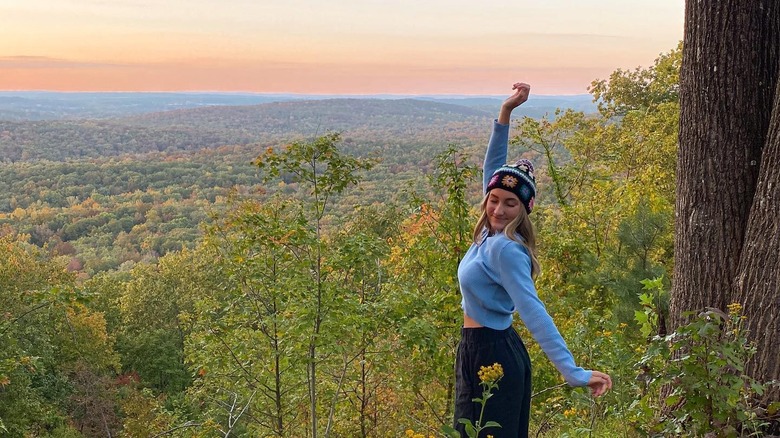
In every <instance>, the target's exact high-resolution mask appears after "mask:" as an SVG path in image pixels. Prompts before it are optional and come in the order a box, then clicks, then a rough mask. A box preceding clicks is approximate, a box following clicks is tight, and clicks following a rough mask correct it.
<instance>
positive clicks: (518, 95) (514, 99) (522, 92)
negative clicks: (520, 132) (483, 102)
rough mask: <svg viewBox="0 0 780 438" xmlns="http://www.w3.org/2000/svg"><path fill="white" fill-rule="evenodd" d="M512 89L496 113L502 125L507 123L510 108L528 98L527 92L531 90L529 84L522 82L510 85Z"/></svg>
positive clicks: (515, 106) (510, 111) (510, 112)
mask: <svg viewBox="0 0 780 438" xmlns="http://www.w3.org/2000/svg"><path fill="white" fill-rule="evenodd" d="M512 89H513V90H515V93H514V94H513V95H511V96H509V97H507V98H506V100H505V101H504V103H503V104H502V105H501V111H499V113H498V123H500V124H502V125H508V124H509V118H510V116H511V115H512V110H513V109H515V108H517V107H519V106H520V105H522V104H523V102H525V101H526V100H528V94H529V93H530V92H531V86H530V85H528V84H526V83H523V82H517V83H515V84H514V85H512Z"/></svg>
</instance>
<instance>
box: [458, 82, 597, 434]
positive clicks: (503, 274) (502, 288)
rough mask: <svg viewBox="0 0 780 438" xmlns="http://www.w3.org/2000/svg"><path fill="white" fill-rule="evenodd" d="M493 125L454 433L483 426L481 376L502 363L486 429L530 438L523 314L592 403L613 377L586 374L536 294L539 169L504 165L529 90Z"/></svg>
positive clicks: (520, 88)
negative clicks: (514, 117) (513, 118)
mask: <svg viewBox="0 0 780 438" xmlns="http://www.w3.org/2000/svg"><path fill="white" fill-rule="evenodd" d="M512 89H513V90H515V92H514V94H513V95H512V96H510V97H509V98H507V99H506V100H505V101H504V103H503V105H502V106H501V110H500V112H499V115H498V119H497V120H496V121H495V122H494V123H493V133H492V135H491V137H490V142H489V144H488V150H487V153H486V155H485V164H484V169H483V172H484V174H483V191H484V193H485V198H484V200H483V201H482V208H481V211H482V215H481V217H480V219H479V221H478V222H477V226H476V228H475V230H474V243H473V244H472V245H471V247H470V248H469V250H468V251H467V252H466V255H465V256H464V257H463V260H462V261H461V263H460V266H459V267H458V280H459V281H460V288H461V293H462V296H463V301H462V307H463V329H462V339H461V342H460V344H459V345H458V353H457V361H456V365H455V377H456V383H455V391H456V401H455V403H456V404H455V423H456V424H455V428H456V429H457V430H458V431H460V432H461V436H463V437H465V436H466V434H465V430H464V426H463V425H462V424H460V423H458V419H459V418H468V419H471V420H472V422H476V421H477V420H478V419H479V414H480V412H479V408H480V405H479V404H477V403H475V402H473V401H472V400H473V399H474V398H476V397H481V395H482V387H481V386H480V384H479V379H478V377H477V373H478V372H479V369H480V367H481V366H489V365H492V364H493V363H496V362H497V363H499V364H501V365H502V367H503V369H504V377H503V378H502V379H501V382H500V384H499V389H498V390H496V392H495V394H494V395H493V396H492V397H491V398H490V400H489V401H488V403H487V405H486V408H485V412H484V415H483V423H484V422H485V421H496V422H498V423H499V424H500V425H501V428H500V429H499V428H491V429H488V430H487V432H488V433H489V434H491V435H493V436H494V437H496V438H498V437H512V438H514V437H527V436H528V418H529V413H530V407H531V363H530V360H529V357H528V352H527V351H526V349H525V346H524V345H523V342H522V340H521V339H520V337H519V336H518V334H517V332H516V331H515V329H514V328H513V327H512V315H513V313H514V312H515V311H517V312H518V314H519V315H520V318H521V319H522V320H523V323H524V324H525V326H526V327H527V328H528V330H529V331H530V332H531V334H532V335H533V337H534V339H536V341H537V342H538V343H539V344H540V346H541V347H542V350H543V351H544V352H545V354H546V355H547V356H548V357H549V358H550V360H551V361H552V363H553V364H554V365H555V367H556V368H557V369H558V371H559V372H560V373H561V374H562V375H563V377H564V378H565V379H566V382H567V383H569V385H572V386H589V387H590V389H591V391H592V393H593V395H594V396H597V397H598V396H600V395H602V394H604V393H605V392H606V391H607V390H609V389H610V388H611V387H612V380H611V379H610V377H609V376H608V375H607V374H604V373H601V372H598V371H589V370H584V369H582V368H580V367H578V366H577V365H576V364H575V362H574V357H573V356H572V354H571V352H570V351H569V349H568V347H567V346H566V343H565V342H564V341H563V338H561V335H560V333H559V332H558V329H557V328H556V326H555V323H554V322H553V321H552V318H550V315H549V314H548V313H547V310H546V309H545V307H544V304H543V303H542V302H541V301H540V300H539V297H538V296H537V294H536V288H535V286H534V282H533V278H534V277H535V276H536V275H537V274H538V273H539V263H538V261H537V259H536V239H535V236H534V230H533V227H532V225H531V221H530V219H529V217H528V214H529V213H531V211H532V210H533V206H534V198H535V196H536V183H535V179H534V174H533V165H532V164H531V162H530V161H528V160H520V161H518V162H517V163H515V164H514V165H502V164H503V163H504V162H505V160H506V154H507V143H508V140H509V119H510V115H511V113H512V110H514V109H515V108H517V107H518V106H520V105H521V104H522V103H523V102H525V101H526V100H527V99H528V93H529V92H530V90H531V87H530V86H529V85H528V84H524V83H516V84H514V86H513V87H512Z"/></svg>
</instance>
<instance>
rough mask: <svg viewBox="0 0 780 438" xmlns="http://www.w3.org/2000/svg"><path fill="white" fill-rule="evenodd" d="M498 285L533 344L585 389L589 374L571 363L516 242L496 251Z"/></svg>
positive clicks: (571, 381)
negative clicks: (506, 295) (511, 303)
mask: <svg viewBox="0 0 780 438" xmlns="http://www.w3.org/2000/svg"><path fill="white" fill-rule="evenodd" d="M497 255H498V260H497V262H498V266H499V275H500V280H501V285H502V286H503V287H504V289H506V291H507V292H508V293H509V296H510V297H511V298H512V301H513V302H514V305H515V310H516V311H517V313H518V314H519V315H520V319H522V320H523V323H524V324H525V326H526V327H527V328H528V330H529V331H530V332H531V335H532V336H533V337H534V339H535V340H536V342H538V343H539V345H540V346H541V347H542V350H543V351H544V353H545V354H546V355H547V357H548V358H549V359H550V361H551V362H552V363H553V365H555V368H557V369H558V371H559V372H560V373H561V374H562V375H563V377H564V379H566V382H567V383H568V384H569V385H571V386H585V385H587V384H588V381H590V377H591V374H592V372H591V371H588V370H584V369H582V368H580V367H578V366H577V365H576V364H575V361H574V356H573V355H572V354H571V352H570V351H569V348H568V347H567V346H566V342H565V341H564V340H563V337H562V336H561V334H560V332H559V331H558V327H556V326H555V323H554V322H553V320H552V317H550V314H549V313H547V309H546V308H545V306H544V303H542V301H541V300H540V299H539V296H538V295H537V293H536V287H535V286H534V282H533V279H532V278H531V258H530V257H529V256H528V253H527V250H526V248H525V247H523V246H522V245H520V244H518V243H517V242H513V241H509V242H506V243H505V244H504V247H503V248H502V249H501V251H498V253H497Z"/></svg>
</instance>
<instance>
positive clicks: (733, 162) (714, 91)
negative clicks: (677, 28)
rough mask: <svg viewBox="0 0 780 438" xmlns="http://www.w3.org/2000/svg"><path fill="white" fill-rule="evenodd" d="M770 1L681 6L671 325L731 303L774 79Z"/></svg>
mask: <svg viewBox="0 0 780 438" xmlns="http://www.w3.org/2000/svg"><path fill="white" fill-rule="evenodd" d="M776 3H777V2H776V1H772V0H754V1H749V2H737V1H720V2H719V1H693V0H689V1H688V2H687V5H686V28H685V39H684V43H683V64H682V70H681V75H680V108H681V112H680V147H679V149H678V157H677V158H678V163H677V201H676V218H675V270H674V285H673V289H672V298H671V303H670V313H671V324H672V328H676V327H677V326H679V325H680V323H681V322H682V313H683V312H685V311H687V310H698V309H701V308H703V307H705V306H712V307H718V308H725V306H726V305H727V304H728V303H729V302H731V301H732V300H733V297H732V294H733V284H734V278H735V277H736V275H737V272H738V267H739V255H740V254H741V252H742V246H743V242H744V237H745V231H746V226H747V222H748V218H749V216H750V208H751V205H752V203H753V195H754V193H755V188H756V181H757V179H758V174H759V163H760V162H761V150H762V148H763V146H764V144H765V141H766V136H767V129H768V126H769V119H770V114H771V108H772V103H773V95H774V87H775V84H776V82H777V72H778V70H777V60H778V56H777V50H776V46H777V44H774V40H775V38H776V36H777V27H778V25H777V23H778V13H777V10H778V6H777V5H776ZM768 42H771V44H768ZM772 46H774V47H772Z"/></svg>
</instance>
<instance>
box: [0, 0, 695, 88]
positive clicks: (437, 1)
mask: <svg viewBox="0 0 780 438" xmlns="http://www.w3.org/2000/svg"><path fill="white" fill-rule="evenodd" d="M683 13H684V0H599V1H587V0H548V1H531V0H514V1H509V0H482V1H479V0H392V1H383V0H328V1H325V0H0V90H58V91H196V90H202V91H242V92H259V93H304V94H373V93H382V94H385V93H387V94H503V93H505V92H506V90H507V88H508V86H511V83H512V82H515V81H524V82H529V83H531V85H532V87H533V91H534V92H535V93H538V94H582V93H586V92H587V86H588V85H589V84H590V82H591V81H592V80H594V79H599V78H606V77H607V76H608V75H609V74H610V73H611V72H612V71H614V70H615V69H617V68H623V69H633V68H635V67H638V66H644V67H647V66H650V65H652V63H653V60H654V59H655V58H656V57H657V56H658V55H659V54H660V53H662V52H668V51H669V50H671V49H672V48H674V47H675V46H676V44H677V42H678V41H679V40H681V39H682V35H683Z"/></svg>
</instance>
